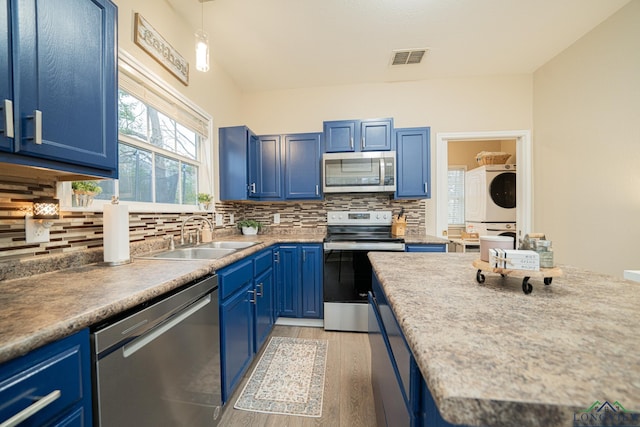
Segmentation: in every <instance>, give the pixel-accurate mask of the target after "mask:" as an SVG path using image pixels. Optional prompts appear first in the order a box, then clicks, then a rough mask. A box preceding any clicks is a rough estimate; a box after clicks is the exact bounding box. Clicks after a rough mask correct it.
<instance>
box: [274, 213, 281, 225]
mask: <svg viewBox="0 0 640 427" xmlns="http://www.w3.org/2000/svg"><path fill="white" fill-rule="evenodd" d="M273 223H274V224H280V214H279V213H274V214H273Z"/></svg>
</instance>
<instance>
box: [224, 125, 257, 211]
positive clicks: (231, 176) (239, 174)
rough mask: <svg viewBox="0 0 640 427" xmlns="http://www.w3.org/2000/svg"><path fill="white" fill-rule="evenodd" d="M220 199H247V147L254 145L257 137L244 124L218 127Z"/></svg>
mask: <svg viewBox="0 0 640 427" xmlns="http://www.w3.org/2000/svg"><path fill="white" fill-rule="evenodd" d="M218 136H219V145H218V154H219V156H220V200H223V201H224V200H247V196H248V193H247V191H248V181H247V179H248V170H247V165H248V162H249V160H248V151H247V150H248V147H249V142H250V141H251V145H253V146H255V145H257V144H258V137H257V136H256V135H255V134H254V133H253V132H252V131H251V129H249V128H248V127H246V126H232V127H226V128H220V130H219V131H218Z"/></svg>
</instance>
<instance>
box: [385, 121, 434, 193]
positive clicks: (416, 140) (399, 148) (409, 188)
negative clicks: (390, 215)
mask: <svg viewBox="0 0 640 427" xmlns="http://www.w3.org/2000/svg"><path fill="white" fill-rule="evenodd" d="M394 139H395V142H396V156H397V162H398V167H397V171H398V172H397V173H398V181H397V189H396V198H397V199H403V198H405V199H424V198H427V199H428V198H430V197H431V183H430V175H431V144H430V128H428V127H422V128H407V129H396V130H395V131H394Z"/></svg>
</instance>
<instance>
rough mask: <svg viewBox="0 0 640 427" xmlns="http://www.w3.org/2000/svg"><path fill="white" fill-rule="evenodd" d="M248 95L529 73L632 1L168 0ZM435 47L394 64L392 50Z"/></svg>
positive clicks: (213, 56) (214, 57)
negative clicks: (418, 58)
mask: <svg viewBox="0 0 640 427" xmlns="http://www.w3.org/2000/svg"><path fill="white" fill-rule="evenodd" d="M167 1H168V2H169V4H170V5H171V6H172V7H173V9H174V10H175V11H176V12H177V13H178V14H180V15H182V16H183V17H184V18H185V20H186V21H187V22H189V23H191V25H192V26H193V27H194V31H195V29H197V28H199V27H200V26H201V13H200V12H201V7H202V8H203V9H204V25H205V29H206V31H207V32H208V33H209V37H210V40H211V56H212V58H213V59H214V60H215V61H216V62H217V63H218V64H220V65H221V66H222V67H223V68H224V69H225V70H226V71H227V72H228V73H229V74H230V75H231V76H232V78H233V79H234V80H235V82H236V83H237V84H238V86H239V87H240V88H241V89H242V90H244V91H248V92H250V91H264V90H279V89H289V88H299V87H311V86H327V85H341V84H354V83H376V82H390V81H404V80H422V79H429V78H436V77H455V76H469V75H494V74H512V73H532V72H533V71H535V70H536V69H537V68H538V67H540V66H541V65H543V64H544V63H546V62H547V61H548V60H550V59H551V58H553V57H554V56H555V55H557V54H558V53H560V52H561V51H562V50H564V49H565V48H567V47H568V46H569V45H571V44H572V43H573V42H575V41H576V40H578V39H579V38H580V37H582V36H583V35H584V34H586V33H587V32H589V31H590V30H591V29H592V28H593V27H595V26H596V25H598V24H599V23H601V22H602V21H604V20H605V19H606V18H607V17H609V16H610V15H612V14H613V13H614V12H616V11H617V10H618V9H620V8H621V7H622V6H624V5H625V4H626V3H628V2H629V1H630V0H215V1H207V0H205V3H203V4H202V6H201V3H200V0H167ZM424 47H426V48H429V52H428V53H427V55H426V56H425V58H424V59H423V61H422V63H421V64H418V65H405V66H399V67H398V66H395V67H393V68H392V67H391V66H390V65H389V63H390V62H389V61H390V58H391V53H392V51H393V50H395V49H408V48H424Z"/></svg>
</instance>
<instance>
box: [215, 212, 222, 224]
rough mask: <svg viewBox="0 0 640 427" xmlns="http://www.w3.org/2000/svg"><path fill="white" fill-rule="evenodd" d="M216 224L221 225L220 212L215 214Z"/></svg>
mask: <svg viewBox="0 0 640 427" xmlns="http://www.w3.org/2000/svg"><path fill="white" fill-rule="evenodd" d="M216 225H223V221H222V214H216Z"/></svg>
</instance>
